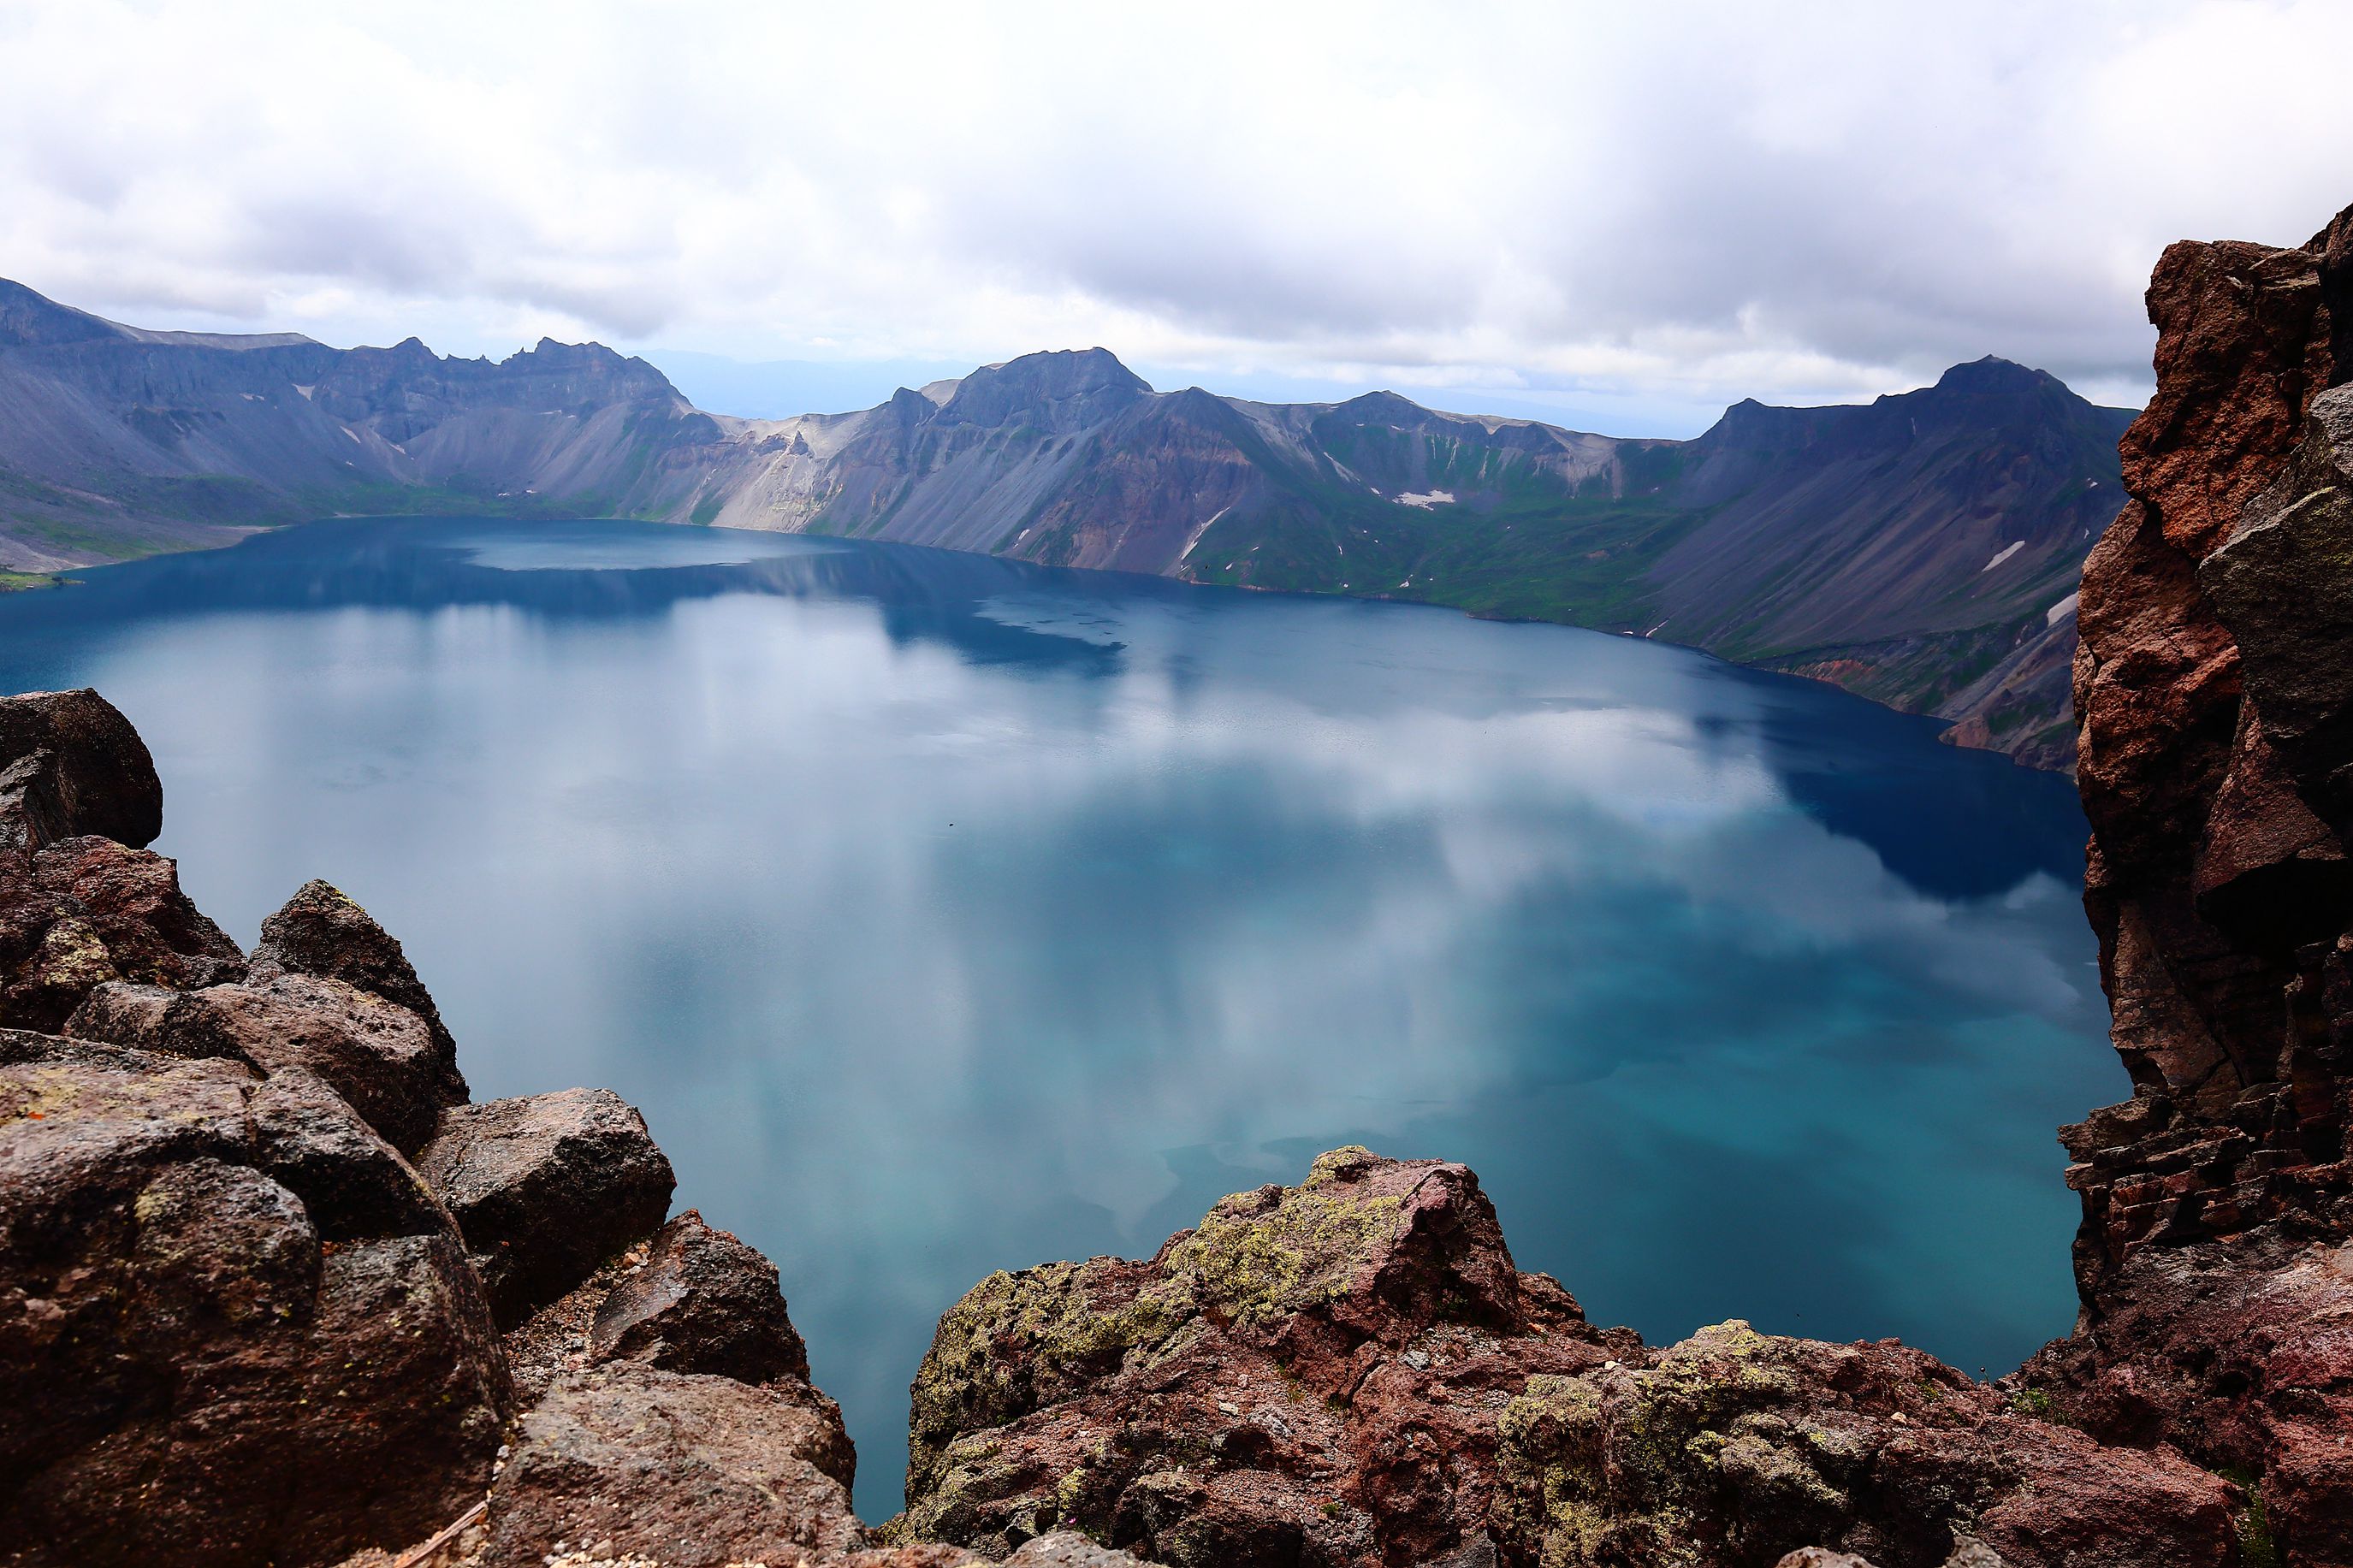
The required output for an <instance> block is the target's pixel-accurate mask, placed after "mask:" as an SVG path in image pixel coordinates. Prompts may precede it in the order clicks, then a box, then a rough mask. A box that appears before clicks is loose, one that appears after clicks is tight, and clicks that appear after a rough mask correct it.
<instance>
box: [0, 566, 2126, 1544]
mask: <svg viewBox="0 0 2353 1568" xmlns="http://www.w3.org/2000/svg"><path fill="white" fill-rule="evenodd" d="M459 545H465V546H467V548H456V547H455V546H459ZM698 547H699V548H698ZM711 552H715V553H717V554H718V555H720V556H722V557H723V561H727V562H735V564H727V563H722V562H716V561H713V560H712V559H711ZM698 557H700V558H698ZM576 562H586V563H589V564H591V565H593V566H595V567H596V568H597V569H596V570H574V569H571V568H570V566H569V565H567V563H576ZM90 577H91V582H90V586H88V587H86V588H82V589H78V590H74V591H73V594H72V595H47V596H45V598H46V600H47V602H46V603H43V604H41V605H34V606H32V607H31V608H30V609H29V610H27V609H20V607H19V605H16V604H14V603H11V604H7V605H0V669H5V672H6V673H7V675H8V677H9V679H10V680H11V682H12V684H13V685H14V686H15V687H16V688H18V689H22V688H24V687H27V686H34V685H47V684H58V683H60V682H61V681H62V680H64V679H72V680H74V681H77V682H79V681H85V680H87V681H94V682H95V683H97V684H98V685H100V688H101V689H105V690H106V691H107V692H108V693H109V694H110V695H111V696H112V697H113V698H114V699H115V700H117V701H118V702H120V703H121V705H122V706H123V707H124V708H125V710H127V711H129V712H130V713H131V714H132V718H133V719H134V720H135V721H137V722H138V723H139V724H140V725H141V727H142V731H144V732H145V733H146V734H147V736H148V738H149V740H150V742H151V744H153V747H154V750H155V751H156V752H157V756H158V760H159V763H160V764H161V766H162V768H163V771H164V775H165V778H166V781H167V785H168V788H169V791H170V817H169V834H168V837H167V839H166V842H165V845H164V847H166V848H168V849H169V850H171V851H172V852H174V853H176V854H180V855H182V856H184V857H185V866H184V871H185V877H186V880H187V882H188V885H189V886H190V888H191V889H192V890H193V891H194V892H195V895H196V896H197V897H198V899H199V900H201V901H202V902H204V903H205V904H206V907H207V908H208V909H210V910H213V911H214V912H215V913H216V914H217V915H219V916H220V917H222V918H223V919H224V921H225V923H227V924H229V925H230V927H231V929H232V931H235V932H236V933H237V934H238V935H239V936H241V937H243V938H245V939H247V940H250V938H251V936H252V934H253V931H254V929H255V927H256V926H257V925H258V923H259V919H260V917H261V915H262V914H263V913H265V912H267V910H269V909H270V908H273V907H275V905H276V904H277V902H279V901H280V900H282V898H283V897H284V896H285V894H286V893H287V892H288V891H289V890H290V889H291V888H293V887H294V886H295V885H297V884H298V883H299V882H300V881H301V880H302V879H305V878H307V877H309V876H311V875H317V874H324V875H327V876H329V877H331V878H332V879H334V880H336V881H337V882H338V883H339V884H341V885H342V886H343V887H345V888H346V889H349V890H350V891H352V892H353V894H354V895H355V896H357V897H358V898H360V899H361V900H362V901H363V902H364V903H366V904H368V905H369V906H370V907H371V908H372V909H374V910H375V911H376V912H377V913H378V914H379V915H380V916H381V917H382V918H383V919H384V921H385V923H386V924H387V925H388V926H389V927H390V928H391V929H392V930H393V931H396V932H397V933H398V934H399V935H400V936H401V937H402V939H403V940H404V941H405V942H406V943H407V945H408V947H409V949H410V951H411V952H412V954H413V955H414V956H415V957H416V959H417V963H418V967H419V968H420V970H421V971H422V972H423V973H424V974H425V975H426V977H427V981H428V983H429V984H431V985H432V986H433V988H434V990H435V992H436V994H437V995H438V997H439V998H440V999H441V1002H442V1005H443V1010H444V1013H445V1015H446V1016H448V1018H449V1019H450V1021H451V1023H452V1025H453V1026H454V1027H455V1028H456V1030H457V1032H458V1034H459V1039H460V1042H461V1046H462V1047H463V1050H464V1054H465V1055H464V1059H465V1063H466V1066H467V1068H468V1071H469V1073H470V1076H471V1078H472V1079H473V1081H474V1083H475V1086H476V1089H477V1092H478V1093H480V1094H503V1093H521V1092H528V1091H532V1090H536V1089H546V1088H550V1087H554V1086H557V1085H561V1084H568V1083H574V1082H581V1081H587V1082H603V1083H609V1084H611V1085H612V1086H613V1087H615V1088H617V1089H619V1090H620V1091H621V1092H622V1093H623V1094H624V1095H626V1096H628V1098H630V1099H631V1100H635V1101H637V1102H638V1103H640V1104H642V1105H643V1106H644V1107H645V1108H646V1109H647V1111H648V1114H649V1119H650V1120H651V1121H652V1123H653V1126H654V1128H655V1131H656V1133H657V1135H658V1136H659V1137H660V1138H661V1139H662V1141H663V1142H664V1145H665V1147H666V1148H668V1149H669V1150H670V1153H671V1155H672V1157H673V1159H674V1160H675V1162H676V1163H677V1164H678V1166H679V1169H680V1173H681V1195H682V1197H683V1198H684V1200H685V1201H686V1202H688V1203H691V1204H695V1205H700V1206H701V1207H702V1210H703V1212H704V1213H705V1215H707V1216H708V1217H709V1218H711V1219H712V1221H713V1222H714V1223H716V1224H720V1225H723V1226H728V1227H730V1228H733V1229H736V1230H738V1231H740V1232H742V1233H743V1234H744V1236H745V1237H747V1238H748V1239H751V1240H753V1241H754V1242H755V1243H756V1244H758V1245H760V1246H761V1247H764V1248H765V1249H766V1250H768V1251H769V1252H770V1253H771V1254H772V1255H773V1256H775V1257H776V1259H777V1261H778V1263H779V1265H780V1266H781V1268H782V1269H783V1273H784V1278H785V1280H786V1289H787V1292H788V1294H789V1295H790V1296H791V1298H792V1300H793V1306H794V1312H795V1316H796V1319H797V1321H799V1322H800V1323H801V1325H802V1327H803V1329H804V1330H805V1331H806V1332H807V1335H808V1338H809V1340H810V1343H811V1351H812V1355H813V1357H814V1359H815V1361H816V1363H817V1368H818V1375H819V1381H820V1382H821V1383H822V1384H824V1385H825V1386H826V1387H827V1388H828V1390H829V1391H831V1392H833V1393H834V1394H836V1395H837V1396H838V1397H839V1398H841V1400H842V1401H843V1403H844V1405H845V1406H846V1407H847V1409H848V1410H849V1415H850V1417H851V1420H852V1425H853V1431H854V1435H855V1436H857V1437H858V1438H859V1439H860V1447H861V1458H862V1460H863V1463H862V1465H861V1474H862V1480H861V1486H860V1500H861V1502H862V1503H863V1504H864V1506H865V1508H866V1510H867V1511H868V1512H869V1513H870V1514H873V1513H877V1512H887V1511H888V1510H889V1509H890V1508H891V1507H892V1506H893V1497H894V1492H895V1487H896V1475H897V1468H898V1463H899V1459H900V1453H899V1450H898V1440H899V1435H900V1434H901V1433H902V1431H903V1426H902V1420H903V1411H904V1390H905V1384H906V1380H907V1378H908V1376H909V1375H910V1374H911V1373H912V1372H913V1366H914V1362H915V1360H916V1358H917V1357H918V1356H920V1354H921V1352H922V1350H923V1345H924V1343H925V1342H926V1341H927V1339H928V1335H929V1330H930V1325H931V1323H932V1321H934V1318H935V1317H936V1316H937V1314H938V1312H939V1311H940V1310H942V1308H943V1307H944V1306H945V1305H946V1304H947V1302H948V1301H950V1300H953V1299H954V1298H955V1295H956V1294H958V1293H959V1292H960V1291H961V1290H962V1289H964V1288H965V1286H966V1285H968V1284H969V1283H971V1282H972V1280H974V1279H976V1278H977V1277H978V1276H979V1275H980V1274H982V1273H985V1272H986V1271H987V1270H988V1269H989V1268H997V1267H1018V1266H1021V1265H1025V1264H1029V1263H1032V1262H1037V1261H1040V1260H1043V1259H1045V1258H1055V1257H1066V1256H1072V1255H1075V1254H1083V1253H1085V1252H1089V1251H1096V1250H1123V1251H1130V1252H1134V1251H1146V1250H1149V1249H1150V1248H1151V1247H1154V1246H1155V1245H1156V1244H1157V1242H1158V1241H1159V1239H1160V1238H1161V1237H1162V1236H1163V1235H1164V1234H1165V1233H1166V1231H1167V1230H1169V1229H1171V1228H1173V1227H1175V1226H1178V1225H1183V1224H1187V1223H1190V1222H1191V1221H1192V1220H1193V1219H1195V1218H1197V1217H1198V1214H1199V1212H1200V1210H1201V1208H1202V1207H1203V1206H1204V1205H1206V1203H1207V1202H1208V1201H1209V1200H1210V1199H1212V1198H1214V1197H1215V1196H1217V1195H1218V1194H1219V1193H1221V1192H1224V1191H1227V1190H1229V1189H1231V1188H1233V1187H1236V1186H1242V1185H1249V1184H1256V1183H1258V1182H1261V1181H1267V1180H1293V1179H1296V1177H1297V1175H1298V1173H1299V1172H1300V1170H1301V1168H1302V1167H1303V1163H1304V1160H1305V1158H1306V1157H1307V1156H1308V1155H1309V1154H1310V1153H1312V1152H1314V1150H1316V1149H1318V1148H1322V1147H1325V1146H1328V1145H1330V1144H1333V1143H1336V1142H1345V1141H1350V1140H1362V1141H1366V1142H1373V1143H1375V1144H1376V1145H1377V1146H1379V1147H1381V1148H1383V1149H1385V1150H1387V1151H1388V1152H1398V1153H1411V1154H1443V1155H1446V1156H1449V1157H1453V1158H1460V1159H1464V1160H1467V1161H1469V1162H1470V1163H1472V1164H1473V1165H1474V1166H1475V1167H1476V1168H1477V1169H1479V1170H1480V1172H1481V1173H1482V1176H1483V1177H1484V1178H1485V1180H1486V1181H1487V1184H1488V1186H1489V1188H1490V1190H1491V1192H1493V1194H1494V1195H1495V1197H1496V1201H1497V1203H1498V1205H1499V1207H1500V1208H1501V1209H1502V1210H1503V1213H1504V1220H1505V1224H1506V1226H1507V1230H1508V1233H1509V1234H1510V1236H1511V1237H1512V1239H1513V1242H1514V1247H1515V1250H1516V1251H1517V1253H1518V1256H1519V1258H1520V1261H1521V1263H1522V1265H1523V1266H1524V1267H1529V1268H1546V1269H1547V1270H1549V1271H1552V1272H1554V1273H1556V1274H1558V1275H1559V1276H1560V1277H1561V1278H1562V1279H1564V1281H1565V1282H1566V1283H1567V1284H1568V1285H1569V1287H1570V1288H1571V1289H1573V1290H1576V1291H1577V1293H1578V1294H1579V1296H1580V1297H1581V1298H1582V1299H1583V1300H1585V1301H1586V1303H1587V1305H1588V1309H1589V1310H1591V1311H1592V1312H1593V1313H1594V1315H1595V1316H1596V1317H1598V1318H1601V1319H1604V1320H1607V1321H1632V1322H1633V1323H1635V1324H1636V1325H1637V1326H1638V1327H1640V1328H1641V1329H1643V1330H1644V1331H1645V1332H1648V1333H1651V1334H1654V1335H1657V1334H1677V1333H1682V1332H1685V1331H1689V1330H1690V1329H1691V1328H1692V1327H1694V1326H1695V1325H1696V1324H1698V1323H1700V1322H1702V1321H1709V1320H1711V1319H1715V1318H1720V1317H1723V1316H1726V1315H1731V1314H1733V1313H1736V1312H1737V1313H1740V1314H1742V1315H1747V1316H1751V1317H1754V1318H1756V1319H1757V1321H1759V1322H1760V1323H1761V1324H1762V1325H1763V1326H1766V1327H1769V1328H1774V1329H1779V1330H1785V1331H1787V1330H1796V1331H1809V1332H1818V1333H1824V1334H1829V1335H1833V1336H1840V1335H1857V1334H1865V1333H1868V1334H1873V1335H1876V1334H1881V1333H1886V1332H1900V1333H1903V1334H1905V1335H1906V1336H1907V1337H1911V1338H1914V1339H1916V1340H1917V1341H1918V1342H1922V1343H1925V1344H1926V1345H1927V1346H1928V1347H1929V1348H1931V1349H1934V1350H1937V1351H1939V1352H1942V1353H1945V1354H1947V1356H1949V1357H1951V1358H1953V1359H1955V1360H1957V1361H1958V1362H1961V1363H1964V1364H1966V1365H1968V1366H1970V1367H1972V1368H1974V1367H1975V1366H1976V1365H1978V1364H1979V1363H1996V1362H1999V1363H2014V1362H2015V1361H2016V1360H2017V1359H2018V1358H2019V1357H2020V1356H2021V1355H2022V1354H2024V1353H2025V1352H2027V1351H2029V1350H2031V1348H2032V1347H2033V1345H2034V1344H2035V1343H2036V1342H2039V1341H2040V1340H2041V1339H2042V1338H2044V1337H2047V1336H2049V1335H2052V1334H2055V1333H2058V1332H2061V1331H2063V1330H2064V1329H2065V1328H2066V1326H2067V1321H2068V1316H2069V1313H2070V1310H2071V1292H2070V1290H2069V1287H2068V1283H2067V1279H2066V1274H2065V1248H2064V1238H2065V1236H2066V1234H2067V1231H2068V1228H2069V1226H2070V1223H2071V1221H2070V1213H2069V1199H2068V1197H2067V1194H2065V1193H2064V1191H2063V1189H2062V1188H2060V1186H2059V1184H2058V1182H2057V1179H2056V1178H2057V1171H2058V1167H2059V1163H2060V1162H2059V1155H2058V1152H2057V1150H2056V1148H2055V1146H2054V1145H2053V1144H2052V1142H2051V1140H2050V1129H2051V1128H2052V1126H2053V1125H2054V1124H2055V1123H2056V1122H2057V1121H2062V1120H2065V1119H2068V1118H2071V1117H2073V1116H2074V1115H2076V1114H2079V1113H2080V1111H2081V1110H2083V1109H2084V1108H2085V1107H2086V1106H2088V1105H2089V1104H2092V1103H2094V1102H2096V1101H2097V1100H2099V1099H2101V1098H2104V1097H2106V1096H2109V1095H2112V1094H2113V1093H2115V1092H2116V1091H2117V1090H2119V1089H2121V1088H2122V1085H2121V1082H2120V1081H2111V1080H2112V1079H2117V1076H2118V1075H2116V1071H2115V1069H2114V1068H2113V1066H2112V1065H2111V1064H2112V1062H2113V1058H2112V1056H2110V1055H2109V1053H2107V1052H2106V1051H2105V1047H2103V1046H2102V1045H2101V1044H2100V1042H2099V1028H2100V1025H2101V1017H2102V1016H2101V1012H2100V1008H2099V1005H2098V997H2097V993H2096V988H2095V985H2094V978H2093V972H2092V970H2091V969H2090V968H2089V967H2087V964H2086V961H2087V960H2088V959H2089V957H2090V955H2091V944H2090V941H2089V937H2088V934H2087V933H2086V932H2085V931H2084V925H2083V920H2082V916H2081V913H2080V911H2079V910H2077V909H2076V908H2075V906H2074V900H2073V893H2072V891H2071V889H2069V887H2068V885H2067V883H2066V881H2065V880H2064V879H2065V878H2066V877H2067V876H2068V875H2069V872H2068V869H2067V867H2066V855H2067V848H2066V847H2067V846H2068V845H2069V844H2070V843H2080V841H2081V835H2082V824H2081V819H2080V817H2079V816H2073V807H2072V803H2071V801H2070V800H2069V797H2068V795H2067V793H2066V788H2065V785H2064V784H2063V782H2061V781H2054V780H2050V779H2044V778H2040V777H2036V776H2033V775H2027V774H2023V773H2018V772H2017V771H2016V770H2014V769H2010V767H2009V766H2008V764H2007V763H2001V762H2000V761H1999V760H1998V759H1989V758H1985V757H1978V756H1967V755H1959V754H1956V753H1953V752H1949V751H1947V750H1944V749H1942V748H1939V747H1936V746H1935V745H1934V744H1933V743H1931V742H1929V741H1928V740H1927V738H1926V737H1927V731H1926V728H1925V727H1924V726H1923V725H1921V724H1920V723H1918V722H1917V721H1905V720H1901V719H1898V718H1896V717H1894V715H1890V714H1886V713H1884V712H1882V711H1880V710H1874V709H1871V708H1868V707H1866V706H1864V705H1862V704H1860V703H1857V702H1853V701H1852V700H1848V699H1845V698H1842V697H1841V696H1839V695H1838V694H1836V693H1833V692H1830V691H1827V690H1824V689H1818V688H1814V687H1810V686H1807V685H1804V684H1802V683H1798V682H1792V681H1785V680H1776V679H1766V678H1759V677H1755V676H1751V675H1747V674H1746V673H1744V672H1740V671H1737V670H1733V669H1730V668H1727V667H1725V666H1723V665H1720V664H1717V663H1715V661H1712V660H1709V659H1705V658H1701V657H1700V656H1697V655H1693V654H1689V653H1685V652H1683V651H1681V650H1676V649H1671V648H1663V647H1653V646H1648V645H1638V644H1633V643H1630V642H1628V641H1626V640H1625V639H1618V638H1609V637H1595V636H1591V635H1588V634H1580V633H1574V632H1567V631H1564V630H1561V629H1559V628H1553V627H1537V626H1495V625H1489V624H1482V623H1477V622H1472V621H1470V620H1466V619H1464V618H1462V617H1460V616H1454V615H1451V614H1449V613H1446V612H1440V611H1431V610H1417V609H1410V608H1406V607H1400V606H1383V605H1359V604H1350V603H1342V602H1335V601H1327V600H1307V599H1277V598H1269V597H1262V596H1250V595H1233V594H1225V593H1218V592H1209V591H1195V590H1186V589H1181V588H1176V587H1173V586H1171V585H1169V584H1160V583H1156V582H1152V581H1148V580H1134V579H1123V578H1116V577H1103V576H1084V575H1078V574H1053V573H1044V572H1039V571H1035V570H1033V569H1029V568H1023V567H1017V566H1011V565H1008V564H1007V563H997V562H990V561H985V560H979V559H976V558H972V557H964V556H953V555H945V554H941V553H938V552H922V551H910V550H895V549H888V548H875V547H863V546H843V545H839V544H830V543H816V542H801V541H786V540H775V539H768V538H765V537H763V538H759V539H756V540H754V541H752V542H745V541H743V540H741V539H739V538H736V537H733V536H721V535H714V534H709V533H694V532H687V531H670V530H657V529H639V528H633V527H632V525H626V524H624V525H579V526H577V527H573V526H571V525H567V528H566V529H565V530H548V529H539V530H533V528H531V527H529V526H526V525H506V524H472V525H463V526H457V525H450V524H433V523H416V522H409V523H366V524H336V525H324V526H322V527H319V528H314V529H306V530H301V531H294V532H291V533H288V534H284V535H279V536H273V537H272V538H269V539H267V540H261V541H257V542H254V543H253V544H250V545H248V546H246V547H244V548H241V549H239V550H237V551H234V552H222V553H220V554H217V555H213V556H206V557H189V558H183V559H180V560H177V561H172V562H161V563H141V564H140V565H138V566H135V567H128V568H120V569H114V570H111V571H109V572H105V573H93V574H90ZM23 597H24V596H19V598H20V599H21V598H23Z"/></svg>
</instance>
